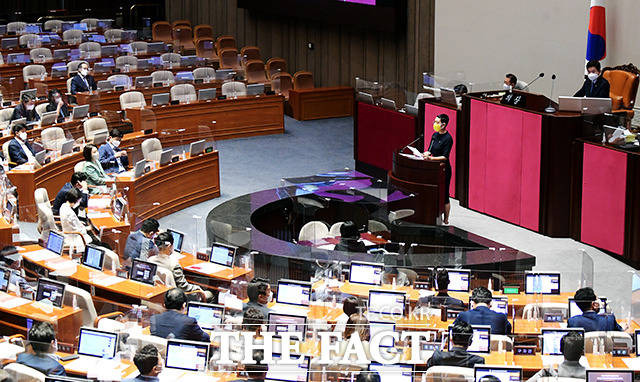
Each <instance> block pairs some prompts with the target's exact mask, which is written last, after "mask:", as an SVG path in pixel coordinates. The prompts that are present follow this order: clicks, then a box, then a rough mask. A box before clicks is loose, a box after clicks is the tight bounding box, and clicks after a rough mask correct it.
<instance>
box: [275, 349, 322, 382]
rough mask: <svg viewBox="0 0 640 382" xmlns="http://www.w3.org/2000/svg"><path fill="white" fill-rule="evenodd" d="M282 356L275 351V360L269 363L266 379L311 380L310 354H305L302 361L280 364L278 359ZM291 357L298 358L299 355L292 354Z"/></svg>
mask: <svg viewBox="0 0 640 382" xmlns="http://www.w3.org/2000/svg"><path fill="white" fill-rule="evenodd" d="M281 358H282V356H281V355H280V354H277V353H273V357H272V359H273V360H274V361H275V362H274V363H271V364H269V370H268V371H267V377H266V378H265V379H269V380H275V381H286V382H307V381H308V380H309V362H310V360H311V358H310V357H309V356H304V357H303V358H302V360H301V362H300V363H298V364H293V365H283V364H278V363H277V361H278V360H280V359H281ZM290 358H291V359H297V358H299V355H294V354H291V356H290Z"/></svg>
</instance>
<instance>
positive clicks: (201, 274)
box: [180, 252, 253, 289]
mask: <svg viewBox="0 0 640 382" xmlns="http://www.w3.org/2000/svg"><path fill="white" fill-rule="evenodd" d="M182 256H183V257H182V258H181V259H180V266H181V267H182V269H184V271H185V275H186V276H187V279H189V280H190V281H192V282H194V283H196V284H198V285H200V286H202V287H203V288H205V289H217V288H224V289H230V287H231V282H232V281H233V280H237V279H240V278H247V277H250V275H252V272H253V270H251V269H245V268H240V267H233V268H229V269H225V270H222V271H219V272H216V273H208V272H205V271H204V270H200V269H198V265H199V264H202V263H206V262H205V261H202V260H198V258H197V257H196V256H195V255H193V254H191V253H188V252H182ZM247 281H249V280H247Z"/></svg>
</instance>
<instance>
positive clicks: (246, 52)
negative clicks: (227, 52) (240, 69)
mask: <svg viewBox="0 0 640 382" xmlns="http://www.w3.org/2000/svg"><path fill="white" fill-rule="evenodd" d="M240 55H241V56H242V59H243V60H245V61H251V60H260V61H262V56H261V55H260V48H258V47H257V46H245V47H244V48H242V49H241V50H240Z"/></svg>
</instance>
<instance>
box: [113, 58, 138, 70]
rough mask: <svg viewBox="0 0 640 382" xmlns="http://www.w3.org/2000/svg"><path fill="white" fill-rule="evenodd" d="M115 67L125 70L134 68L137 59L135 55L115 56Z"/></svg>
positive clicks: (135, 67) (136, 64)
mask: <svg viewBox="0 0 640 382" xmlns="http://www.w3.org/2000/svg"><path fill="white" fill-rule="evenodd" d="M116 68H118V69H120V70H121V71H122V70H125V71H126V69H127V68H128V69H129V70H136V69H137V68H138V59H137V58H136V57H135V56H120V57H117V58H116Z"/></svg>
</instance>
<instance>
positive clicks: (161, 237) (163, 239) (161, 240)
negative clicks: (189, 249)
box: [153, 232, 173, 248]
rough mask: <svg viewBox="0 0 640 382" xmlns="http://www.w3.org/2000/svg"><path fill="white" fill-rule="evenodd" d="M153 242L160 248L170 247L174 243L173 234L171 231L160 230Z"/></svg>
mask: <svg viewBox="0 0 640 382" xmlns="http://www.w3.org/2000/svg"><path fill="white" fill-rule="evenodd" d="M153 242H154V243H155V245H156V246H157V247H158V248H164V247H168V246H169V244H173V235H172V234H170V233H169V232H160V233H159V234H158V236H156V238H155V239H153Z"/></svg>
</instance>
